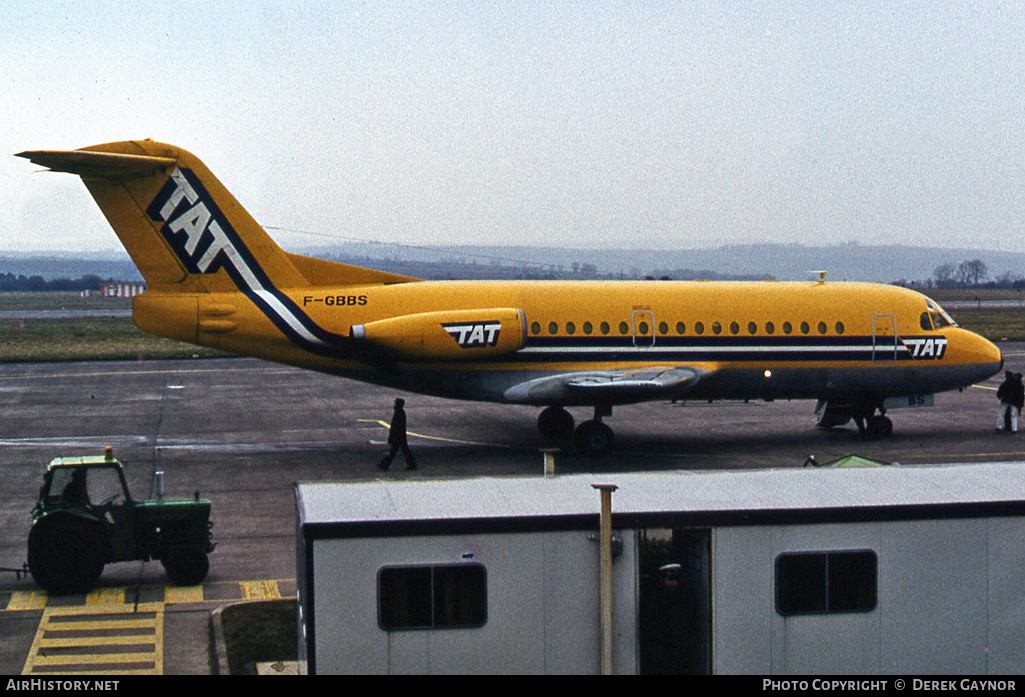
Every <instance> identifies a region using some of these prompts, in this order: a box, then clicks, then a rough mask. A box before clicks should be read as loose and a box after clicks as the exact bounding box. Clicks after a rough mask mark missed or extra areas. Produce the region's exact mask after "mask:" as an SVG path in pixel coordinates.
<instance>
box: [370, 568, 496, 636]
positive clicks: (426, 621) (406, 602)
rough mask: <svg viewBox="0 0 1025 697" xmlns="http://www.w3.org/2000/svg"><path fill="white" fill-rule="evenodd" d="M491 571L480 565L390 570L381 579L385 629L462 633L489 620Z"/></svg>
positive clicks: (379, 600) (381, 618) (379, 608)
mask: <svg viewBox="0 0 1025 697" xmlns="http://www.w3.org/2000/svg"><path fill="white" fill-rule="evenodd" d="M487 580H488V578H487V571H486V570H485V569H484V567H483V566H482V565H480V564H451V565H445V566H389V567H385V568H383V569H381V571H380V573H378V575H377V621H378V624H379V625H380V626H381V629H384V630H387V631H394V630H400V629H459V628H466V627H480V626H483V625H484V624H485V623H486V622H487V619H488V585H487Z"/></svg>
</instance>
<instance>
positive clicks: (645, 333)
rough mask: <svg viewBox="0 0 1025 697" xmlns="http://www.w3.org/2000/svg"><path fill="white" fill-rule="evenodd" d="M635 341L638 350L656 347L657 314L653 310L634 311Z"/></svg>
mask: <svg viewBox="0 0 1025 697" xmlns="http://www.w3.org/2000/svg"><path fill="white" fill-rule="evenodd" d="M633 339H634V346H637V347H638V348H648V347H651V346H654V345H655V314H654V313H653V312H652V311H651V310H634V311H633Z"/></svg>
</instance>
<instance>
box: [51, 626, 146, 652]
mask: <svg viewBox="0 0 1025 697" xmlns="http://www.w3.org/2000/svg"><path fill="white" fill-rule="evenodd" d="M47 631H48V632H50V633H51V634H52V633H53V629H48V630H47ZM153 643H155V637H154V636H152V635H149V634H139V635H129V636H85V637H54V636H51V637H47V638H46V639H44V640H43V644H42V645H43V646H45V647H47V648H78V647H83V646H121V645H128V644H153Z"/></svg>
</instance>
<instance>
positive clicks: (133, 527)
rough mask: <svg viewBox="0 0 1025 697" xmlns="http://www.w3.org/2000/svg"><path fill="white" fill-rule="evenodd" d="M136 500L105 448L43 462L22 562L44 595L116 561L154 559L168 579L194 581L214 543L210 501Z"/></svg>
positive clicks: (82, 581) (66, 589)
mask: <svg viewBox="0 0 1025 697" xmlns="http://www.w3.org/2000/svg"><path fill="white" fill-rule="evenodd" d="M161 477H162V475H161V474H160V473H158V479H157V490H158V497H157V498H156V499H153V500H149V501H135V500H134V499H132V497H131V494H129V492H128V485H127V484H126V483H125V475H124V471H123V469H122V467H121V463H120V462H118V461H117V460H116V459H115V458H114V454H113V452H112V451H111V449H110V448H109V447H108V448H107V450H106V453H105V454H104V455H103V456H102V457H59V458H56V459H54V460H52V461H51V462H50V464H49V465H48V466H47V468H46V474H45V475H44V476H43V486H42V488H41V489H40V490H39V502H38V503H37V504H36V505H35V507H34V508H33V509H32V529H31V530H30V531H29V536H28V568H29V571H30V572H31V573H32V578H34V579H35V580H36V583H38V584H39V585H40V586H42V587H43V588H44V589H45V590H46V591H47V592H48V593H50V594H51V595H64V594H69V593H85V592H87V591H89V590H90V589H91V588H92V587H93V586H94V585H95V584H96V581H97V579H99V577H100V574H101V573H102V572H103V567H104V566H105V565H107V564H108V563H111V562H118V561H135V560H140V561H149V560H150V559H159V560H160V562H161V564H163V566H164V570H165V571H166V572H167V576H168V578H169V579H171V582H172V583H174V584H176V585H179V586H193V585H196V584H198V583H201V582H202V581H203V579H204V578H206V574H207V571H208V570H209V569H210V562H209V560H208V559H207V554H209V553H210V552H212V551H213V549H214V542H213V535H212V533H211V528H212V527H213V523H211V522H210V501H208V500H206V499H201V498H199V492H196V495H195V497H194V498H192V499H165V498H164V497H163V491H162V489H163V483H162V479H161Z"/></svg>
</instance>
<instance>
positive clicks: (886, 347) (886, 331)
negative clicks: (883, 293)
mask: <svg viewBox="0 0 1025 697" xmlns="http://www.w3.org/2000/svg"><path fill="white" fill-rule="evenodd" d="M897 343H898V339H897V318H896V317H895V316H893V315H872V360H873V361H874V362H878V361H895V360H897Z"/></svg>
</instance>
